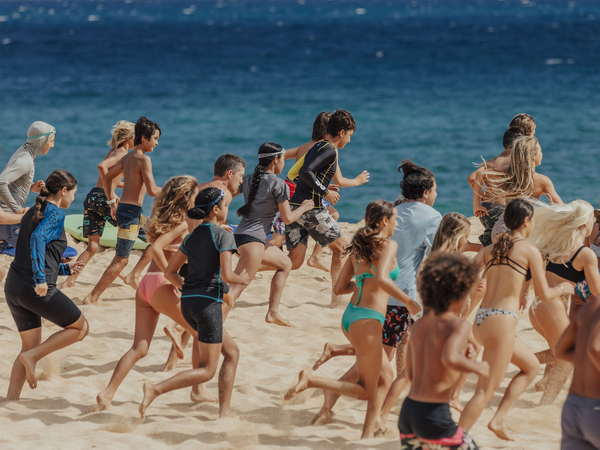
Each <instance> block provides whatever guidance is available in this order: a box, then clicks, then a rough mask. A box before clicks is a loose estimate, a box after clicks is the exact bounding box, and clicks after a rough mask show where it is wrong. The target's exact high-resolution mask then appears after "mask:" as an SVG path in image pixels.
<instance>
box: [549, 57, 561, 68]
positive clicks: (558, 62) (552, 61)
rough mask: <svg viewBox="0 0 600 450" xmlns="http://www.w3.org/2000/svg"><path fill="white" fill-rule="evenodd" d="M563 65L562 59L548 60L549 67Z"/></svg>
mask: <svg viewBox="0 0 600 450" xmlns="http://www.w3.org/2000/svg"><path fill="white" fill-rule="evenodd" d="M562 63H563V60H562V58H548V59H547V60H546V65H547V66H556V65H557V64H562Z"/></svg>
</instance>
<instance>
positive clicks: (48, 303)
mask: <svg viewBox="0 0 600 450" xmlns="http://www.w3.org/2000/svg"><path fill="white" fill-rule="evenodd" d="M4 295H5V296H6V302H7V303H8V307H9V308H10V312H11V314H12V316H13V319H15V323H16V324H17V329H18V330H19V332H23V331H27V330H33V329H34V328H40V327H41V326H42V317H43V318H44V319H47V320H49V321H50V322H52V323H54V324H56V325H58V326H59V327H62V328H66V327H68V326H69V325H71V324H73V323H75V322H76V321H77V320H78V319H79V318H80V317H81V311H80V309H79V308H78V307H77V305H75V303H73V301H72V300H71V299H70V298H69V297H67V296H66V295H65V294H63V293H62V292H61V291H59V290H58V289H56V287H55V286H48V294H47V295H46V296H45V297H40V296H38V295H37V294H36V293H35V291H34V289H33V285H32V282H31V280H27V279H24V278H23V277H22V276H19V275H17V274H16V273H15V272H14V271H13V270H12V269H10V270H9V272H8V276H7V277H6V283H5V284H4Z"/></svg>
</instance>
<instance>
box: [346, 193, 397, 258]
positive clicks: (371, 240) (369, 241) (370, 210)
mask: <svg viewBox="0 0 600 450" xmlns="http://www.w3.org/2000/svg"><path fill="white" fill-rule="evenodd" d="M393 215H394V204H393V203H391V202H387V201H385V200H375V201H374V202H371V203H369V204H368V205H367V209H366V211H365V226H364V227H361V228H360V229H359V230H358V231H357V232H356V234H355V235H354V237H353V238H352V242H351V243H350V246H349V247H348V249H347V251H346V252H347V253H351V254H353V255H354V256H355V257H356V259H359V260H363V261H367V262H369V263H372V262H373V259H374V258H375V257H376V255H377V254H378V253H379V251H380V250H381V247H382V245H383V243H384V242H385V239H383V238H380V237H378V236H377V235H378V234H379V232H380V231H381V222H382V220H383V219H384V218H386V217H387V218H390V217H392V216H393Z"/></svg>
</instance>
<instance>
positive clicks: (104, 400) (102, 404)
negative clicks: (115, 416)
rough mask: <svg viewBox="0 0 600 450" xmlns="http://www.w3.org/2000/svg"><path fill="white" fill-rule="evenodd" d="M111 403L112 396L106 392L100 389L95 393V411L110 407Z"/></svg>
mask: <svg viewBox="0 0 600 450" xmlns="http://www.w3.org/2000/svg"><path fill="white" fill-rule="evenodd" d="M111 404H112V397H110V396H108V395H107V394H106V392H104V391H102V392H100V393H99V394H98V395H96V411H104V410H105V409H108V408H110V406H111Z"/></svg>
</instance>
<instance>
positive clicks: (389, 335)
mask: <svg viewBox="0 0 600 450" xmlns="http://www.w3.org/2000/svg"><path fill="white" fill-rule="evenodd" d="M413 323H415V321H414V320H413V318H412V317H410V314H409V313H408V309H406V308H405V307H404V306H397V305H388V306H387V312H386V314H385V323H384V324H383V333H382V334H383V345H387V346H390V347H397V346H398V344H399V343H400V342H402V341H403V340H404V339H405V338H406V336H407V332H408V329H409V328H410V326H411V325H412V324H413Z"/></svg>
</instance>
